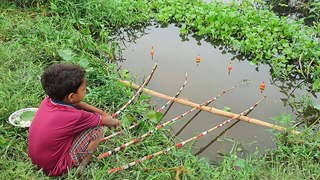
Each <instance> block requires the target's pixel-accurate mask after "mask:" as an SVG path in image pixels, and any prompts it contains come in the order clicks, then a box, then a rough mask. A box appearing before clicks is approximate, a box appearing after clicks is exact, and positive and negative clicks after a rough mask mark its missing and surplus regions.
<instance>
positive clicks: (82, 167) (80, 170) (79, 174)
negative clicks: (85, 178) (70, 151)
mask: <svg viewBox="0 0 320 180" xmlns="http://www.w3.org/2000/svg"><path fill="white" fill-rule="evenodd" d="M84 168H85V167H84V166H81V165H80V167H79V169H78V173H77V178H80V177H81V176H82V174H83V171H84Z"/></svg>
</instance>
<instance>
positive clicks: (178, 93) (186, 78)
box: [100, 73, 188, 142]
mask: <svg viewBox="0 0 320 180" xmlns="http://www.w3.org/2000/svg"><path fill="white" fill-rule="evenodd" d="M187 81H188V74H187V73H186V75H185V76H184V83H183V85H182V86H181V88H180V89H179V91H178V92H177V94H176V95H174V96H172V98H171V99H170V100H169V101H168V102H167V103H166V104H164V105H163V106H162V107H161V108H159V109H158V110H157V112H161V111H162V110H163V109H164V108H166V107H167V106H168V104H170V103H172V102H173V99H174V98H176V97H178V96H179V95H180V93H181V92H182V90H183V88H184V87H185V86H186V84H187ZM146 120H147V119H144V120H142V121H146ZM138 124H139V123H136V124H134V125H132V126H130V127H129V128H127V129H126V130H130V129H132V128H134V127H136V126H138ZM122 132H123V131H118V132H116V133H113V134H111V135H109V136H107V137H105V138H102V139H101V140H100V142H102V141H105V140H107V139H110V138H112V137H115V136H117V135H118V134H121V133H122Z"/></svg>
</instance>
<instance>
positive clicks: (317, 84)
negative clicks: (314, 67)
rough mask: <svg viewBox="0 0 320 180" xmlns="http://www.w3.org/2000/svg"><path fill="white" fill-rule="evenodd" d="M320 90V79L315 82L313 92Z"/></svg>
mask: <svg viewBox="0 0 320 180" xmlns="http://www.w3.org/2000/svg"><path fill="white" fill-rule="evenodd" d="M319 88H320V78H319V79H317V80H315V81H314V83H313V85H312V90H316V89H319Z"/></svg>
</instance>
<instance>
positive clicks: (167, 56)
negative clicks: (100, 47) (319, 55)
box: [120, 25, 320, 160]
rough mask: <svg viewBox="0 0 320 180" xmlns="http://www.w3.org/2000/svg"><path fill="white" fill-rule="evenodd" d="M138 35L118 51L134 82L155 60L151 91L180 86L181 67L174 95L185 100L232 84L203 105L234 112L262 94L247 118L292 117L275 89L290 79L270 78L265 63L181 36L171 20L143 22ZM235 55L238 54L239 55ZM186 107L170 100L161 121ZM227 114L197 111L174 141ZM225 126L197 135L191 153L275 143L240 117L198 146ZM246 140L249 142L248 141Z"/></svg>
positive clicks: (171, 91)
mask: <svg viewBox="0 0 320 180" xmlns="http://www.w3.org/2000/svg"><path fill="white" fill-rule="evenodd" d="M143 34H144V35H141V33H140V35H139V33H137V34H136V36H139V37H140V36H141V37H140V38H137V39H136V40H134V41H131V42H125V46H126V48H127V49H126V50H124V51H123V54H122V55H123V58H124V59H126V60H125V61H123V62H122V63H120V64H121V65H122V68H123V69H128V70H129V71H130V74H131V76H136V77H137V81H136V83H137V84H142V81H143V80H144V79H145V78H146V77H147V76H148V75H149V72H150V71H151V69H152V67H153V65H154V63H155V61H157V62H158V67H157V69H156V71H155V73H154V75H153V77H152V79H151V81H150V83H149V85H148V88H149V89H151V90H154V91H156V92H159V93H162V94H165V95H168V96H170V97H172V96H174V95H175V94H176V93H177V91H178V90H179V88H180V87H181V86H182V84H183V82H184V75H185V73H186V72H187V73H188V83H187V85H186V87H185V89H184V90H183V91H182V93H181V94H180V97H183V98H186V99H188V100H189V101H191V102H194V103H198V104H201V103H203V102H205V101H207V100H210V99H212V98H213V97H215V96H217V95H219V94H220V93H221V92H223V91H224V90H226V89H228V88H230V87H232V86H237V87H236V88H235V89H233V90H230V91H229V92H227V93H226V94H224V95H222V96H221V97H220V98H218V99H217V100H216V101H214V102H212V103H211V104H210V105H209V106H211V107H214V108H217V109H224V107H229V108H231V112H233V113H236V114H238V113H241V112H242V111H244V110H246V109H248V108H250V107H251V106H252V105H254V104H255V103H256V102H257V101H258V100H260V99H261V98H262V97H263V96H265V95H266V96H267V98H266V99H265V100H264V101H263V102H262V103H261V104H260V105H258V106H257V107H256V108H255V109H254V110H253V111H252V112H251V113H250V115H249V116H250V117H253V118H256V119H259V120H261V121H265V122H269V123H272V124H274V123H275V121H274V120H271V119H270V117H274V116H275V115H277V114H281V113H285V114H292V119H295V118H296V115H295V112H293V111H292V109H291V108H290V107H288V106H287V105H285V104H284V103H283V102H282V100H285V99H288V96H287V95H285V94H286V93H289V94H290V92H289V91H288V92H280V91H281V89H280V88H279V87H282V86H283V87H285V88H284V89H287V90H292V89H293V88H287V87H291V86H292V84H291V82H289V84H288V83H285V82H280V81H275V80H274V79H272V77H271V76H270V67H269V66H268V65H260V66H253V65H250V63H249V61H247V60H243V58H242V57H240V56H238V54H236V53H234V52H231V51H230V52H228V50H226V49H225V48H224V47H222V46H219V45H214V44H213V43H209V42H206V41H205V40H203V39H201V38H200V37H196V36H195V38H194V37H191V36H190V35H189V36H187V37H183V38H182V36H181V35H180V34H179V28H177V27H175V26H174V25H169V26H168V27H166V28H160V27H156V26H149V27H147V28H146V29H145V30H144V33H143ZM124 36H125V35H124ZM125 39H126V38H125ZM151 46H154V52H155V53H154V59H153V60H152V59H151V55H150V48H151ZM198 54H200V58H201V61H200V63H199V66H197V63H196V61H195V60H196V57H197V55H198ZM235 57H239V59H241V60H238V59H237V58H235ZM232 59H233V61H232V65H233V66H232V67H233V69H232V70H231V73H230V75H228V69H227V67H228V64H229V62H230V61H231V60H232ZM244 80H249V81H250V82H249V83H246V84H244V83H243V81H244ZM262 81H265V83H266V89H265V90H264V91H263V93H261V92H260V89H259V85H260V84H261V83H262ZM283 87H282V88H283ZM287 90H286V91H287ZM292 94H293V95H299V94H306V90H303V89H299V88H296V89H295V90H294V91H293V93H292ZM281 99H282V100H281ZM314 101H315V103H318V104H319V102H320V101H319V99H314ZM154 102H155V103H156V104H157V108H160V107H161V106H162V105H163V104H165V103H166V102H167V100H164V99H161V98H158V97H153V98H152V101H151V105H152V104H153V103H154ZM190 109H192V107H189V106H185V105H182V104H178V103H174V105H173V106H172V108H171V109H170V111H169V112H168V113H167V114H166V116H165V117H164V119H163V121H164V122H166V121H168V120H171V119H173V118H175V117H177V116H179V115H181V114H183V113H185V112H186V111H188V110H190ZM163 112H165V110H164V111H163ZM195 113H197V111H193V112H192V113H191V114H189V115H187V116H185V117H184V118H185V119H186V120H189V119H190V118H191V117H192V116H193V115H194V114H195ZM228 119H229V118H227V117H223V116H220V115H215V114H211V113H208V112H206V111H202V112H201V113H200V114H199V115H198V116H197V117H196V118H194V119H193V120H192V122H191V123H190V124H189V125H188V126H187V127H186V128H185V129H183V130H182V131H181V132H180V134H179V135H178V136H177V139H176V141H177V142H181V141H182V140H187V139H189V138H191V137H193V136H195V135H196V134H197V133H199V132H203V131H206V130H208V129H210V128H212V127H214V126H216V125H218V124H220V123H222V122H224V121H226V120H228ZM186 122H187V121H181V122H178V123H175V124H173V125H172V126H171V127H170V128H172V133H173V134H176V133H177V132H178V131H179V130H180V129H181V128H182V127H183V126H184V124H185V123H186ZM230 125H231V123H229V124H227V125H224V126H222V127H221V128H219V129H217V130H214V131H213V132H211V133H209V134H207V135H206V136H203V137H201V138H199V139H198V140H197V141H196V142H195V143H194V144H193V149H192V150H191V152H192V153H193V154H197V155H199V156H200V157H201V156H204V157H208V158H210V159H211V160H220V159H221V158H218V155H217V154H216V153H217V152H221V153H223V154H225V153H228V152H229V151H230V149H231V147H232V145H233V144H234V143H233V142H231V141H228V140H226V139H231V140H235V141H238V142H240V143H241V145H242V146H241V147H242V149H243V150H244V152H249V153H253V152H255V150H256V147H258V148H259V149H260V151H261V153H264V150H265V149H269V148H271V147H275V144H274V143H273V142H272V141H271V139H272V138H273V136H272V135H271V134H270V133H269V132H268V131H267V129H268V128H266V127H263V126H259V125H255V124H250V123H247V122H243V121H241V122H239V123H238V124H237V125H235V126H234V127H233V128H232V129H230V130H229V131H228V132H227V133H225V134H224V136H223V137H222V138H220V139H224V140H223V141H216V142H215V143H213V144H212V145H210V146H209V147H207V148H206V149H202V150H201V151H200V149H201V148H203V147H205V146H206V145H207V144H209V143H210V142H211V141H212V140H213V139H214V138H216V136H217V135H219V134H220V133H221V132H222V131H223V130H224V129H226V128H227V127H228V126H230ZM252 142H255V143H253V144H251V145H249V143H252ZM199 151H200V152H199ZM239 154H241V152H239Z"/></svg>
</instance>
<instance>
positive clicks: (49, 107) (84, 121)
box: [28, 97, 102, 176]
mask: <svg viewBox="0 0 320 180" xmlns="http://www.w3.org/2000/svg"><path fill="white" fill-rule="evenodd" d="M101 124H102V120H101V116H100V114H98V113H90V112H87V111H84V110H78V109H77V108H76V107H75V106H72V105H71V104H68V103H64V102H61V101H56V100H53V99H51V98H49V97H46V98H45V99H44V100H43V101H42V103H41V105H40V107H39V109H38V111H37V113H36V115H35V117H34V119H33V121H32V123H31V126H30V128H29V134H28V156H29V157H30V158H31V160H32V162H33V163H34V164H36V165H37V166H38V168H39V169H41V168H43V172H44V173H45V174H47V175H49V176H60V175H62V174H64V173H66V172H67V167H68V168H71V165H72V161H71V158H70V155H69V152H70V148H71V144H72V142H73V139H74V138H75V136H76V135H77V134H78V133H80V132H81V131H83V130H86V129H88V128H91V127H95V126H101Z"/></svg>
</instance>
